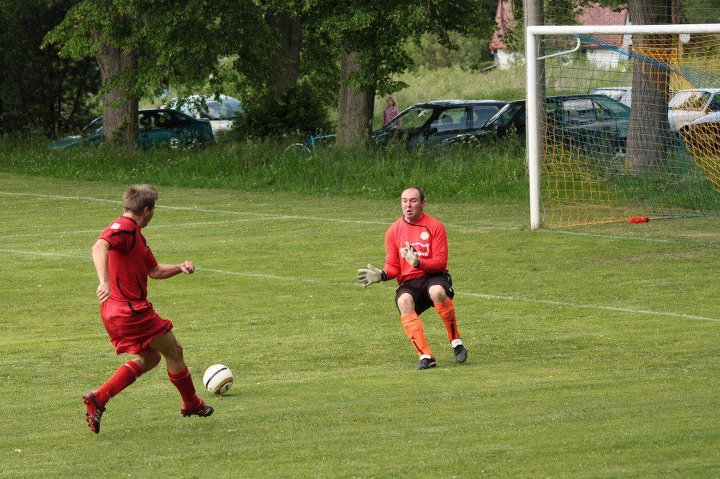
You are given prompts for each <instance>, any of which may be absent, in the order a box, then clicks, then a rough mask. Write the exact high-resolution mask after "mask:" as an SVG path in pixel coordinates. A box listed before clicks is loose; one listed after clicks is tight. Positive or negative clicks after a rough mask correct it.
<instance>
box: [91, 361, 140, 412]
mask: <svg viewBox="0 0 720 479" xmlns="http://www.w3.org/2000/svg"><path fill="white" fill-rule="evenodd" d="M141 374H142V368H141V367H140V365H139V364H138V363H136V362H135V361H128V362H126V363H125V364H123V365H122V366H120V367H119V368H118V370H117V371H115V374H113V375H112V377H111V378H110V379H108V380H107V381H106V382H105V384H103V385H102V386H100V387H99V388H98V389H97V390H96V391H93V394H94V395H95V399H96V400H97V402H98V403H100V405H101V406H104V405H105V404H107V402H108V401H109V400H110V398H112V397H115V396H117V395H118V394H119V393H120V391H122V390H123V389H125V388H126V387H128V386H130V385H131V384H132V383H134V382H135V380H136V379H137V378H139V377H140V375H141Z"/></svg>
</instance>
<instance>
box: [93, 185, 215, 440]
mask: <svg viewBox="0 0 720 479" xmlns="http://www.w3.org/2000/svg"><path fill="white" fill-rule="evenodd" d="M157 199H158V194H157V191H156V190H155V188H154V187H153V186H151V185H135V186H131V187H130V188H128V189H127V191H125V194H124V195H123V208H124V213H123V215H122V216H121V217H120V218H118V219H116V220H115V221H113V222H112V223H110V226H108V227H107V228H106V229H105V230H104V231H103V232H102V233H101V234H100V238H99V239H98V240H97V241H96V242H95V244H94V245H93V247H92V259H93V264H94V265H95V270H96V272H97V275H98V280H99V285H98V288H97V297H98V299H99V300H100V315H101V317H102V320H103V324H104V326H105V330H106V331H107V333H108V335H109V336H110V341H111V342H112V344H113V346H115V352H116V354H121V353H128V354H134V355H136V357H135V358H133V359H131V360H130V361H128V362H126V363H125V364H123V365H122V366H120V368H118V370H117V371H116V372H115V374H113V376H112V377H111V378H110V379H108V380H107V381H106V382H105V384H103V385H102V386H100V387H99V388H98V389H96V390H95V391H92V392H89V393H87V394H86V395H84V396H83V402H84V403H85V405H86V407H87V412H86V414H85V416H86V420H87V424H88V426H89V427H90V429H91V430H92V432H94V433H96V434H97V433H99V432H100V418H101V417H102V415H103V412H105V405H106V404H107V402H108V401H110V399H111V398H113V397H115V396H116V395H118V394H119V393H120V391H122V390H123V389H125V388H126V387H128V386H130V385H131V384H132V383H134V382H135V380H136V379H137V378H138V377H139V376H140V375H141V374H143V373H146V372H148V371H150V370H151V369H153V368H154V367H155V366H157V365H158V364H159V363H160V359H161V358H162V357H165V362H166V365H167V373H168V376H169V377H170V382H171V383H173V385H174V386H175V387H176V388H177V390H178V391H179V392H180V396H181V397H182V402H183V405H182V408H181V409H180V413H181V414H182V415H183V416H193V415H195V416H203V417H204V416H209V415H211V414H212V413H213V408H212V407H210V406H208V405H207V404H205V402H204V401H203V400H202V399H201V398H200V397H199V396H198V395H197V394H195V386H193V382H192V377H191V375H190V371H189V370H188V368H187V364H185V359H184V357H183V349H182V346H180V343H179V342H178V341H177V339H176V338H175V335H174V334H173V332H172V331H171V330H172V327H173V324H172V322H170V321H169V320H167V319H163V318H161V317H160V316H159V315H158V314H157V313H156V312H155V310H154V309H153V305H152V303H150V301H148V300H147V278H148V276H149V277H151V278H153V279H166V278H170V277H172V276H175V275H177V274H180V273H185V274H192V273H193V272H194V271H195V266H194V265H193V264H192V262H190V261H185V262H183V263H179V264H159V263H158V262H157V260H156V259H155V256H153V253H152V251H151V250H150V248H149V247H148V246H147V243H146V241H145V237H144V236H143V234H142V232H141V230H142V228H144V227H145V226H147V224H148V223H149V222H150V220H151V219H152V217H153V214H154V212H155V202H156V201H157Z"/></svg>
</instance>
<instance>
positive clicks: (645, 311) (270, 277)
mask: <svg viewBox="0 0 720 479" xmlns="http://www.w3.org/2000/svg"><path fill="white" fill-rule="evenodd" d="M0 253H8V254H17V255H21V256H22V255H29V256H42V257H49V258H53V257H55V258H61V259H77V260H82V261H87V259H88V258H87V257H84V256H81V255H73V254H64V253H49V252H43V251H20V250H9V249H0ZM197 273H214V274H220V275H228V276H243V277H247V278H255V279H267V280H271V281H290V282H299V283H307V284H313V285H317V286H330V287H337V286H341V285H346V286H348V285H353V286H355V287H358V288H360V287H361V286H360V285H357V284H353V283H352V282H350V281H327V280H321V279H314V278H298V277H290V276H277V275H273V274H267V273H258V272H253V271H230V270H222V269H214V268H204V267H199V266H198V267H197V269H196V274H197ZM393 284H394V283H393ZM372 287H373V288H384V289H387V290H390V291H394V290H395V286H390V287H388V286H384V285H374V286H372ZM456 294H457V295H459V296H461V297H462V296H469V297H474V298H481V299H485V300H494V301H503V302H507V301H510V302H520V303H537V304H543V305H547V306H559V307H566V308H581V309H595V310H599V311H614V312H620V313H629V314H632V315H649V316H668V317H672V318H680V319H691V320H698V321H711V322H718V323H720V318H711V317H706V316H699V315H695V314H688V313H679V312H672V311H653V310H649V309H634V308H624V307H617V306H607V305H597V304H579V303H570V302H565V301H553V300H548V299H537V298H525V297H519V296H503V295H497V294H490V293H475V292H469V291H459V292H456Z"/></svg>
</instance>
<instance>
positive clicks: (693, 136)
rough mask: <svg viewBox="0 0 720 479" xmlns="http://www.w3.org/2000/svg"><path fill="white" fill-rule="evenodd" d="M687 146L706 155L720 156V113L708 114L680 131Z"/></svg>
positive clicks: (684, 126)
mask: <svg viewBox="0 0 720 479" xmlns="http://www.w3.org/2000/svg"><path fill="white" fill-rule="evenodd" d="M678 133H679V134H680V138H682V140H683V142H684V143H685V145H686V146H687V147H689V148H692V149H695V150H698V151H700V152H702V153H704V154H711V155H713V156H715V157H717V156H718V155H719V154H720V111H716V112H713V113H708V114H707V115H705V116H703V117H700V118H698V119H697V120H695V121H693V122H692V123H688V124H687V125H683V126H682V127H680V130H679V131H678Z"/></svg>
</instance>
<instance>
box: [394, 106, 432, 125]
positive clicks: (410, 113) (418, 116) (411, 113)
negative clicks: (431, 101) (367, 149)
mask: <svg viewBox="0 0 720 479" xmlns="http://www.w3.org/2000/svg"><path fill="white" fill-rule="evenodd" d="M432 113H433V110H432V109H430V108H422V107H411V108H408V109H407V110H405V111H404V112H402V113H400V114H399V115H398V116H396V117H395V118H393V119H392V121H390V123H388V124H387V126H386V127H385V128H420V127H421V126H423V125H424V124H425V123H427V121H428V120H429V119H430V116H432Z"/></svg>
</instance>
